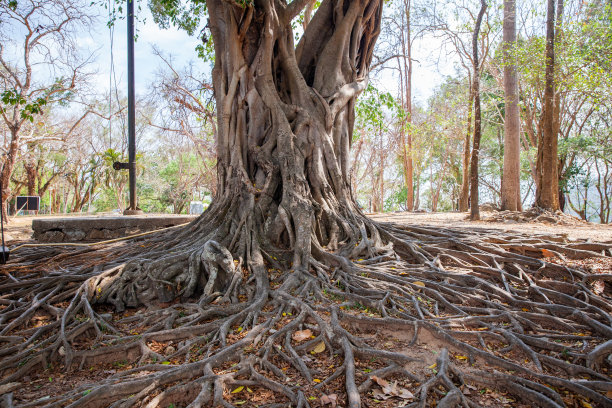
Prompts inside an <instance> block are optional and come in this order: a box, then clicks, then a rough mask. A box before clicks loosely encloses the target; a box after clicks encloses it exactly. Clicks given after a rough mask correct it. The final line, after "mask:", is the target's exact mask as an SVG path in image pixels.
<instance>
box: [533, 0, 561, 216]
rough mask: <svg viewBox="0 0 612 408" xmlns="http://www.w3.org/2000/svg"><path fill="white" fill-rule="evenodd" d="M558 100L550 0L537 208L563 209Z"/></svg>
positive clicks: (537, 172)
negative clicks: (560, 193) (557, 114)
mask: <svg viewBox="0 0 612 408" xmlns="http://www.w3.org/2000/svg"><path fill="white" fill-rule="evenodd" d="M554 98H555V0H548V11H547V17H546V86H545V88H544V108H543V112H542V135H541V137H540V138H539V141H538V160H537V164H536V176H537V177H538V182H537V183H536V184H537V189H536V206H538V207H540V208H544V209H547V210H552V211H555V210H558V209H559V197H558V195H559V187H558V175H557V172H558V169H557V142H558V141H557V134H556V133H555V120H554V116H555V115H554V111H555V109H554Z"/></svg>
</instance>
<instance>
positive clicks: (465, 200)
mask: <svg viewBox="0 0 612 408" xmlns="http://www.w3.org/2000/svg"><path fill="white" fill-rule="evenodd" d="M469 76H470V75H468V77H469ZM468 87H469V96H468V112H467V131H466V132H465V140H464V142H463V166H462V171H463V177H462V179H461V194H460V196H459V211H461V212H465V211H467V210H468V208H469V197H470V142H471V140H472V112H473V108H474V89H473V88H474V87H473V85H472V79H471V78H468Z"/></svg>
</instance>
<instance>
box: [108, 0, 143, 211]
mask: <svg viewBox="0 0 612 408" xmlns="http://www.w3.org/2000/svg"><path fill="white" fill-rule="evenodd" d="M127 3H128V7H127V13H128V15H127V41H128V44H127V46H128V47H127V50H128V163H118V162H116V163H114V165H113V167H114V168H115V170H123V169H127V170H128V171H129V176H130V205H129V207H128V208H127V209H126V210H125V211H124V212H123V215H138V214H142V210H141V209H140V208H138V205H137V203H136V92H135V90H134V89H135V88H134V0H127Z"/></svg>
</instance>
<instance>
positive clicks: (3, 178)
mask: <svg viewBox="0 0 612 408" xmlns="http://www.w3.org/2000/svg"><path fill="white" fill-rule="evenodd" d="M18 108H19V106H17V107H16V108H15V109H18ZM10 135H11V142H10V144H9V148H8V152H7V154H6V158H5V159H4V162H3V163H2V169H1V170H0V184H1V186H2V199H3V202H2V203H0V204H1V205H2V215H3V217H4V222H5V223H7V222H8V201H9V199H10V196H11V191H10V185H11V175H12V174H13V169H14V168H15V163H16V162H17V155H18V154H19V128H18V127H11V128H10Z"/></svg>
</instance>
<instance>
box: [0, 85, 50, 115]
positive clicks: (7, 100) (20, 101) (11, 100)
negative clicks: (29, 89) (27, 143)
mask: <svg viewBox="0 0 612 408" xmlns="http://www.w3.org/2000/svg"><path fill="white" fill-rule="evenodd" d="M0 99H1V100H2V104H3V105H5V106H0V113H6V110H7V108H6V106H17V107H20V106H23V107H22V108H21V110H20V115H21V118H22V119H25V120H29V121H30V122H34V115H40V114H42V113H43V110H42V107H43V106H44V105H46V104H47V100H46V99H45V98H36V99H35V100H34V101H30V102H28V101H27V99H26V98H24V97H23V96H22V95H21V94H20V93H18V92H17V91H16V90H14V89H7V90H5V91H4V92H2V94H0Z"/></svg>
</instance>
